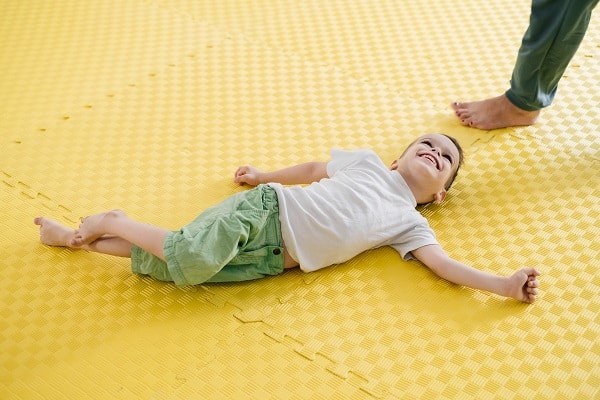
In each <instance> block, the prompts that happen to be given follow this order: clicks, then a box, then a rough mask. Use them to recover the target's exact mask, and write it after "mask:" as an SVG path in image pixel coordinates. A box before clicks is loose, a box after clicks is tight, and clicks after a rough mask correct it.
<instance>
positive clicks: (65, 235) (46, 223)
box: [33, 217, 76, 247]
mask: <svg viewBox="0 0 600 400" xmlns="http://www.w3.org/2000/svg"><path fill="white" fill-rule="evenodd" d="M33 223H34V224H36V225H38V226H39V227H40V241H41V242H42V243H44V244H45V245H48V246H61V247H72V246H71V244H70V242H71V240H72V239H73V238H74V237H75V232H76V231H75V229H71V228H68V227H66V226H64V225H63V224H61V223H60V222H58V221H55V220H53V219H50V218H46V217H37V218H34V220H33Z"/></svg>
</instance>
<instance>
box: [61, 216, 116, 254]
mask: <svg viewBox="0 0 600 400" xmlns="http://www.w3.org/2000/svg"><path fill="white" fill-rule="evenodd" d="M124 217H126V215H125V213H124V212H123V211H121V210H112V211H106V212H103V213H100V214H96V215H91V216H89V217H85V218H83V219H82V220H81V224H80V225H79V229H78V230H76V231H75V235H74V236H73V238H72V239H71V241H70V242H69V245H70V246H72V247H81V246H84V245H86V244H90V243H92V242H94V241H95V240H97V239H99V238H100V237H102V236H104V235H106V234H111V233H112V231H111V223H113V222H114V221H115V219H117V218H124Z"/></svg>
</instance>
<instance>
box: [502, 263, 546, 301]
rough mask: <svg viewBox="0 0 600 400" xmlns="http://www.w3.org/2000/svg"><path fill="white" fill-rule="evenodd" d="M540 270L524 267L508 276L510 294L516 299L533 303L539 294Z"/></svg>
mask: <svg viewBox="0 0 600 400" xmlns="http://www.w3.org/2000/svg"><path fill="white" fill-rule="evenodd" d="M538 276H540V272H539V271H538V270H537V269H535V268H523V269H521V270H519V271H517V272H515V273H514V274H512V276H510V277H508V281H509V288H508V290H509V291H508V296H509V297H512V298H514V299H517V300H520V301H524V302H526V303H533V302H534V301H535V299H536V297H537V295H538V287H539V281H538V279H537V277H538Z"/></svg>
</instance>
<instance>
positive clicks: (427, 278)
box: [0, 0, 600, 399]
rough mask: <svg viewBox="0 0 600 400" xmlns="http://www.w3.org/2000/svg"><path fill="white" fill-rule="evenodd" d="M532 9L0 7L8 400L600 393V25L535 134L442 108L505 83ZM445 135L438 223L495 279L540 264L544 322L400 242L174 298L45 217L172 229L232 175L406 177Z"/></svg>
mask: <svg viewBox="0 0 600 400" xmlns="http://www.w3.org/2000/svg"><path fill="white" fill-rule="evenodd" d="M528 7H529V5H528V2H527V1H508V2H507V1H501V0H489V1H485V2H481V1H474V0H470V1H461V2H458V3H457V2H454V1H450V0H442V1H419V2H414V1H408V0H405V1H381V2H372V1H355V2H351V1H337V0H333V1H328V2H322V1H311V2H295V1H272V0H271V1H267V0H264V1H254V2H241V1H233V0H226V1H191V0H188V1H186V0H180V1H177V0H173V1H142V0H131V1H127V2H123V1H118V0H105V1H102V2H89V1H84V0H69V1H53V2H39V1H33V0H3V1H2V2H0V93H2V102H1V103H0V143H1V148H2V156H1V157H0V188H1V190H0V204H1V206H0V207H1V209H2V216H3V218H2V221H1V222H0V240H1V243H2V245H1V246H0V259H1V260H2V261H1V265H2V267H1V268H0V398H2V399H64V398H81V399H83V398H97V399H111V398H115V399H123V398H140V399H186V398H189V399H197V398H291V399H305V398H306V399H307V398H311V399H318V398H322V399H347V398H352V399H371V398H376V399H379V398H382V399H394V398H436V399H438V398H503V399H504V398H533V397H536V398H573V399H575V398H577V399H591V398H598V397H600V393H599V391H598V390H599V389H598V388H599V387H600V345H599V341H598V337H599V335H600V320H599V316H598V315H599V311H600V296H599V295H600V277H599V274H598V270H599V268H600V239H599V238H600V222H599V221H600V173H599V171H600V134H599V133H598V131H599V127H600V112H599V111H598V108H597V105H598V104H600V95H599V93H600V83H599V82H600V65H599V63H598V59H599V58H600V25H599V24H598V23H596V20H595V19H594V20H593V21H592V24H591V28H590V30H589V32H588V35H587V37H586V39H585V41H584V43H583V45H582V47H581V49H580V50H579V52H578V54H577V56H576V58H575V59H574V60H573V62H572V64H571V66H570V67H569V69H568V71H567V76H566V77H565V78H564V79H563V80H562V82H561V86H560V89H559V95H558V97H557V100H556V102H555V104H554V105H553V106H552V108H550V109H548V110H547V111H545V112H544V116H543V117H544V120H543V121H542V122H541V123H538V124H537V125H535V126H532V127H528V128H515V129H506V130H498V131H493V132H482V131H474V130H471V129H467V128H464V127H462V126H460V125H459V124H458V123H457V122H456V121H454V119H453V116H452V113H451V111H450V109H449V107H448V106H447V105H448V103H449V102H450V101H452V100H455V99H464V100H469V99H477V98H483V97H489V96H492V95H496V94H498V93H501V92H502V91H504V90H505V88H506V85H507V81H508V78H509V75H510V71H511V69H512V64H513V62H514V58H515V55H516V50H517V48H518V45H519V42H520V38H521V35H522V33H523V31H524V29H525V27H526V24H527V19H528V13H529V10H528ZM596 19H597V18H596ZM432 131H444V132H446V133H449V134H452V135H454V136H456V137H457V138H459V139H460V140H461V142H462V143H463V146H464V147H465V148H466V150H467V157H468V158H467V163H466V165H465V167H464V170H463V171H462V172H461V174H460V176H459V179H458V181H457V183H456V186H455V187H454V188H453V189H452V191H451V192H450V194H449V198H448V200H447V202H446V203H445V204H444V205H443V206H440V207H435V206H430V207H427V208H425V209H424V210H423V213H424V214H425V215H426V216H427V217H428V218H429V219H430V221H431V224H432V226H433V227H434V229H435V230H436V232H437V234H438V238H439V240H440V242H441V243H442V245H443V246H444V247H445V248H446V250H447V251H448V252H449V253H451V254H452V255H453V256H454V257H455V258H458V259H460V260H463V261H465V262H468V263H472V264H474V265H476V266H477V267H478V268H480V269H483V270H487V271H493V272H496V273H500V274H509V273H511V272H512V271H513V270H515V269H517V268H520V267H521V266H535V267H539V268H540V269H541V270H542V271H543V277H542V289H543V292H542V295H541V296H540V299H539V301H538V302H537V303H536V304H535V305H532V306H527V305H524V304H518V303H517V302H514V301H510V300H505V299H502V298H499V297H497V296H494V295H490V294H487V293H482V292H478V291H473V290H470V289H465V288H461V287H458V286H455V285H451V284H449V283H447V282H445V281H443V280H441V279H439V278H437V277H436V276H434V275H433V274H432V273H430V272H429V271H428V270H427V269H426V268H424V267H423V266H421V265H420V264H418V263H415V262H410V263H407V262H403V261H401V259H400V257H399V256H398V255H397V254H396V253H395V252H394V251H393V250H391V249H380V250H377V251H370V252H367V253H364V254H361V255H360V256H358V257H357V258H355V259H353V260H351V261H350V262H348V263H346V264H343V265H339V266H336V267H335V268H329V269H325V270H322V271H319V272H315V273H311V274H303V273H301V272H299V271H290V272H286V273H285V274H283V275H282V276H278V277H275V278H271V279H265V280H262V281H257V282H250V283H243V284H222V285H203V286H198V287H193V288H184V289H178V288H176V287H175V286H173V285H169V284H164V283H160V282H156V281H153V280H151V279H148V278H144V277H139V276H134V275H132V274H131V273H130V272H129V266H128V265H129V264H128V261H127V260H123V259H118V258H111V257H108V256H102V255H97V254H88V253H84V252H76V251H71V250H65V249H55V248H49V247H46V246H43V245H42V244H40V243H39V241H38V238H37V229H36V227H35V226H34V225H33V224H32V223H31V220H32V218H33V217H34V216H36V215H40V214H43V215H49V216H52V217H55V218H57V219H60V220H61V221H63V222H66V223H70V224H73V225H75V224H76V223H77V221H78V218H79V217H80V216H84V215H87V214H90V213H92V212H97V211H101V210H105V209H111V208H115V207H119V208H123V209H125V210H127V211H128V213H129V214H131V215H132V216H134V217H136V218H139V219H142V220H144V221H147V222H151V223H155V224H160V225H163V226H165V227H169V228H178V227H179V226H180V225H182V224H184V223H185V222H187V221H188V220H189V219H191V218H192V217H194V216H195V215H196V214H197V213H198V212H199V210H201V209H203V208H204V207H207V206H209V205H212V204H214V203H215V202H217V201H218V200H220V199H223V198H224V197H226V196H227V195H229V194H231V193H234V192H236V191H238V190H240V188H238V187H236V186H235V185H234V184H233V183H232V182H231V177H232V174H233V171H234V170H235V168H236V167H237V166H238V165H240V164H245V163H253V164H255V165H257V166H259V167H263V168H266V169H271V168H279V167H283V166H286V165H289V164H293V163H297V162H301V161H308V160H313V159H319V160H320V159H325V158H326V157H327V155H328V150H329V149H330V147H332V146H336V147H341V148H347V149H353V148H359V147H370V148H373V149H375V150H376V151H377V152H378V153H379V154H380V155H381V157H382V158H383V159H384V160H392V159H393V158H394V157H396V156H397V155H398V151H399V149H401V148H402V147H404V145H405V144H406V143H407V142H408V141H410V140H411V139H412V138H414V137H415V136H418V135H419V134H421V133H425V132H432Z"/></svg>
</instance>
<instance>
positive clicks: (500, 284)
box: [34, 134, 539, 303]
mask: <svg viewBox="0 0 600 400" xmlns="http://www.w3.org/2000/svg"><path fill="white" fill-rule="evenodd" d="M331 156H332V157H331V160H330V161H329V162H309V163H304V164H299V165H296V166H293V167H289V168H285V169H282V170H278V171H273V172H262V171H260V170H258V169H257V168H254V167H252V166H243V167H240V168H238V170H237V171H236V172H235V176H234V181H235V182H237V183H239V184H249V185H253V186H256V187H255V188H254V189H252V190H247V191H243V192H240V193H237V194H235V195H233V196H231V197H229V198H228V199H226V200H224V201H223V202H221V203H219V204H218V205H216V206H214V207H211V208H209V209H207V210H206V211H204V212H203V213H202V214H201V215H200V216H198V217H197V218H196V219H195V220H194V221H193V222H191V223H190V224H188V225H186V226H185V227H183V228H182V229H181V230H179V231H169V230H167V229H164V228H160V227H157V226H152V225H147V224H143V223H140V222H137V221H134V220H132V219H130V218H128V217H127V216H126V215H125V213H123V212H122V211H108V212H105V213H101V214H97V215H93V216H90V217H87V218H84V219H82V222H81V224H80V226H79V229H76V230H73V229H69V228H67V227H65V226H62V225H61V224H59V223H58V222H56V221H53V220H50V219H47V218H44V217H38V218H36V219H35V221H34V222H35V223H36V224H37V225H39V226H40V239H41V241H42V242H43V243H44V244H47V245H51V246H68V247H72V248H83V249H86V250H89V251H95V252H100V253H105V254H111V255H116V256H122V257H131V259H132V271H133V272H135V273H140V274H147V275H151V276H153V277H155V278H157V279H160V280H165V281H173V282H175V284H177V285H196V284H200V283H203V282H225V281H242V280H250V279H256V278H260V277H263V276H266V275H277V274H280V273H281V272H283V270H284V269H285V268H293V267H297V266H299V267H300V268H301V269H302V270H303V271H305V272H309V271H315V270H317V269H320V268H323V267H326V266H328V265H332V264H337V263H341V262H344V261H346V260H349V259H350V258H352V257H354V256H355V255H357V254H359V253H361V252H363V251H365V250H368V249H371V248H377V247H381V246H386V245H389V246H392V247H393V248H394V249H396V250H397V251H398V252H399V253H400V254H401V255H402V257H403V258H404V259H412V258H416V259H418V260H420V261H421V262H423V263H424V264H425V265H427V266H428V267H429V268H430V269H431V270H433V271H434V272H435V273H436V274H438V275H439V276H440V277H442V278H444V279H447V280H449V281H451V282H454V283H457V284H460V285H465V286H470V287H472V288H476V289H481V290H487V291H490V292H493V293H497V294H500V295H503V296H507V297H512V298H515V299H517V300H521V301H524V302H529V303H531V302H533V301H535V299H536V296H537V294H538V280H537V276H538V275H539V272H538V271H537V270H536V269H534V268H524V269H521V270H520V271H517V272H516V273H514V274H513V275H512V276H510V277H501V276H497V275H494V274H490V273H487V272H483V271H479V270H477V269H475V268H472V267H470V266H467V265H465V264H462V263H460V262H458V261H455V260H453V259H451V258H450V257H448V256H447V255H446V253H445V252H444V251H443V250H442V248H441V247H440V245H439V244H438V243H437V240H436V238H435V235H434V233H433V231H432V230H431V228H430V227H429V224H428V223H427V220H426V219H425V218H424V217H423V216H422V215H421V214H420V213H419V212H418V211H417V210H416V209H415V207H416V206H417V204H424V203H429V202H432V201H435V202H437V203H441V202H442V201H443V200H444V198H445V196H446V191H447V190H448V189H449V188H450V185H451V184H452V182H453V180H454V178H455V176H456V174H457V172H458V169H459V167H460V165H461V164H462V158H463V155H462V149H461V148H460V145H459V144H458V142H456V140H454V139H453V138H451V137H449V136H446V135H442V134H429V135H424V136H422V137H420V138H418V139H417V140H416V141H415V142H413V143H412V144H411V145H409V146H408V148H407V149H406V150H405V151H404V153H403V154H402V156H401V157H400V158H398V159H397V160H394V161H393V162H392V164H391V167H390V168H387V167H386V166H385V165H384V164H383V163H382V162H381V160H380V159H379V157H377V155H376V154H375V153H374V152H372V151H370V150H358V151H352V152H347V151H341V150H332V152H331ZM299 184H310V185H308V186H297V185H299ZM283 185H296V186H286V187H284V186H283Z"/></svg>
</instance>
